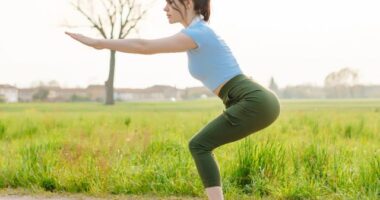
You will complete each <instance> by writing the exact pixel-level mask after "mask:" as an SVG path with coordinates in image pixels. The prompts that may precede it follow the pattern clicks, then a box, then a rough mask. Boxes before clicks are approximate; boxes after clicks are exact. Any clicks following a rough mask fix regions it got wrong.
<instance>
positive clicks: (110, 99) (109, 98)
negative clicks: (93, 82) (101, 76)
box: [105, 50, 116, 105]
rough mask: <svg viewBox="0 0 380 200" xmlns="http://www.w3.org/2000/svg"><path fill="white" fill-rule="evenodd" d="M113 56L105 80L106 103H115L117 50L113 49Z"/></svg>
mask: <svg viewBox="0 0 380 200" xmlns="http://www.w3.org/2000/svg"><path fill="white" fill-rule="evenodd" d="M110 52H111V57H110V70H109V74H108V80H107V81H106V82H105V88H106V102H105V104H106V105H114V104H115V101H114V96H113V80H114V76H115V55H116V51H114V50H111V51H110Z"/></svg>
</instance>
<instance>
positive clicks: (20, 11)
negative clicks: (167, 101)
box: [0, 0, 380, 88]
mask: <svg viewBox="0 0 380 200" xmlns="http://www.w3.org/2000/svg"><path fill="white" fill-rule="evenodd" d="M211 2H212V3H211V4H212V14H211V21H210V26H211V27H212V28H213V29H214V30H215V31H216V33H217V34H218V35H220V36H221V37H222V38H223V39H224V40H225V41H226V43H227V44H228V45H229V47H230V48H231V50H232V52H233V54H234V56H235V57H236V59H237V61H238V63H239V65H240V67H241V69H242V71H243V72H244V73H245V74H246V75H248V76H251V77H252V78H253V79H254V80H256V81H258V82H259V83H261V84H263V85H266V86H267V85H268V83H269V80H270V78H271V77H272V76H273V77H274V79H275V81H276V83H277V84H278V85H279V86H280V87H281V88H282V87H285V86H287V85H297V84H311V85H316V86H322V85H323V81H324V78H325V77H326V76H327V75H328V74H329V73H331V72H333V71H337V70H339V69H341V68H344V67H350V68H352V69H355V70H357V71H358V72H359V83H363V84H380V78H378V76H379V74H380V73H379V72H380V20H379V19H380V12H378V9H379V8H380V1H378V0H318V1H311V0H287V1H284V0H266V1H257V0H249V1H247V0H234V1H231V0H212V1H211ZM164 6H165V1H164V0H157V2H156V4H155V5H154V6H153V7H152V8H151V9H150V12H149V14H148V15H147V17H146V19H145V20H144V21H143V22H141V24H140V26H139V34H135V33H133V34H131V35H130V36H128V37H127V38H146V39H154V38H160V37H166V36H169V35H173V34H175V33H177V32H179V31H180V30H181V29H182V28H183V27H182V25H180V24H174V25H173V24H169V23H168V21H167V18H166V15H165V12H164V11H163V7H164ZM67 21H69V22H70V23H71V24H80V23H82V22H83V18H82V16H81V15H79V14H78V13H77V11H75V10H74V9H73V7H71V6H70V4H69V0H54V1H51V0H35V1H30V0H1V1H0V26H1V31H0V84H10V85H13V86H16V87H20V88H22V87H29V86H30V85H32V84H33V83H36V82H38V81H43V82H45V83H46V82H49V81H51V80H56V81H58V82H59V83H60V85H61V86H62V87H87V85H89V84H103V83H104V81H105V80H106V79H107V77H108V68H109V65H108V63H109V51H107V50H95V49H93V48H90V47H87V46H84V45H82V44H80V43H78V42H76V41H75V40H73V39H71V38H69V37H68V36H67V35H65V34H64V31H72V32H78V33H82V34H85V35H87V36H91V37H99V35H97V34H96V31H94V30H91V29H84V28H80V29H78V28H77V29H73V28H66V27H63V26H62V24H63V23H64V22H67ZM116 59H117V61H116V62H117V63H116V70H115V84H114V85H115V87H116V88H126V87H127V88H146V87H150V86H152V85H156V84H160V85H170V86H175V87H178V88H185V87H194V86H202V83H201V82H200V81H198V80H196V79H194V78H193V77H191V75H190V73H189V72H188V68H187V56H186V53H185V52H182V53H170V54H155V55H138V54H127V53H118V54H117V58H116Z"/></svg>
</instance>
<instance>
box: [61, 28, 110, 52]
mask: <svg viewBox="0 0 380 200" xmlns="http://www.w3.org/2000/svg"><path fill="white" fill-rule="evenodd" d="M65 33H66V34H67V35H69V36H70V37H72V38H73V39H75V40H77V41H79V42H81V43H82V44H85V45H87V46H90V47H93V48H95V49H103V47H101V45H100V40H97V39H94V38H90V37H86V36H84V35H81V34H78V33H70V32H65Z"/></svg>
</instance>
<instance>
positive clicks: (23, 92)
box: [18, 88, 37, 102]
mask: <svg viewBox="0 0 380 200" xmlns="http://www.w3.org/2000/svg"><path fill="white" fill-rule="evenodd" d="M18 91H19V93H18V100H19V101H20V102H31V101H33V94H34V93H36V92H37V89H36V88H20V89H19V90H18Z"/></svg>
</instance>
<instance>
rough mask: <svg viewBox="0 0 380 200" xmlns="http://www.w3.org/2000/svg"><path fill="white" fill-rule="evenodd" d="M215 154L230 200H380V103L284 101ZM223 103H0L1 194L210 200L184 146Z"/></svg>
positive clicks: (370, 101)
mask: <svg viewBox="0 0 380 200" xmlns="http://www.w3.org/2000/svg"><path fill="white" fill-rule="evenodd" d="M281 107H282V110H281V114H280V117H279V118H278V120H277V121H276V122H275V124H273V125H272V126H270V127H268V128H266V129H264V130H262V131H259V132H257V133H255V134H253V135H251V136H249V137H247V138H246V139H244V140H240V141H238V142H235V143H230V144H226V145H224V146H221V147H220V148H218V149H216V150H215V151H214V152H215V155H216V157H217V159H218V162H219V166H220V171H221V175H222V179H223V186H224V188H223V189H224V192H225V195H226V199H380V100H325V101H323V100H282V101H281ZM223 109H224V108H223V104H222V102H221V101H220V100H217V99H210V100H196V101H183V102H160V103H147V102H145V103H117V104H116V105H115V106H111V107H110V106H104V105H102V104H98V103H45V104H42V103H20V104H0V189H1V188H27V189H30V190H33V191H43V190H46V191H53V192H60V191H64V192H71V193H83V194H91V195H102V194H115V195H117V194H123V195H128V194H131V195H147V194H148V195H153V196H157V197H165V196H178V197H181V196H182V197H186V198H189V197H196V198H205V194H204V191H203V188H202V184H201V181H200V178H199V176H198V174H197V171H196V168H195V165H194V163H193V160H192V158H191V155H190V152H189V151H188V147H187V145H188V140H189V139H190V138H191V136H192V135H194V134H196V133H197V131H198V130H199V129H200V128H202V127H203V126H204V125H206V124H207V123H208V122H209V121H210V120H212V119H213V118H215V117H216V116H217V115H219V114H221V113H222V110H223Z"/></svg>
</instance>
